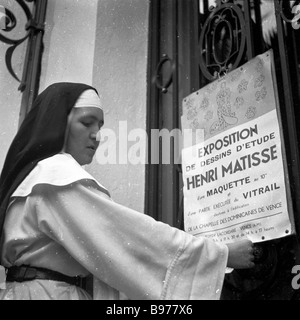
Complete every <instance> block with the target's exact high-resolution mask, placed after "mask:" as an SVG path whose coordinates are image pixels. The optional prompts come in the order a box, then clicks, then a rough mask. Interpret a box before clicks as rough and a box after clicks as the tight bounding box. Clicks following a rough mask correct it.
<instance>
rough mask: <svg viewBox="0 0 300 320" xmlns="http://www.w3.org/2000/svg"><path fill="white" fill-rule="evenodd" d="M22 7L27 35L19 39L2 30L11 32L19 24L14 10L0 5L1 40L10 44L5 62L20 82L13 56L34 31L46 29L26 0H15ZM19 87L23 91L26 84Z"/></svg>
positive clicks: (28, 0)
mask: <svg viewBox="0 0 300 320" xmlns="http://www.w3.org/2000/svg"><path fill="white" fill-rule="evenodd" d="M15 1H16V2H17V3H18V4H19V5H20V7H21V8H22V10H23V12H24V13H25V16H26V19H27V23H26V24H25V26H24V29H25V31H26V33H25V36H23V37H21V38H19V39H11V38H9V37H7V36H5V35H4V34H3V33H2V32H11V31H12V30H13V29H14V28H15V27H16V25H17V19H16V17H15V15H14V14H13V12H12V11H11V10H9V9H8V8H5V7H4V6H2V5H0V22H1V23H0V31H2V32H0V41H2V42H4V43H6V44H8V45H9V47H8V49H7V50H6V53H5V63H6V67H7V69H8V71H9V73H10V74H11V75H12V77H13V78H14V79H16V80H17V81H18V82H21V80H20V79H19V77H18V76H17V74H16V73H15V71H14V70H13V66H12V57H13V53H14V51H15V49H16V48H17V47H18V46H19V45H20V44H21V43H23V42H24V41H25V40H26V39H28V38H29V36H30V35H31V34H32V33H34V32H39V31H42V32H43V31H44V25H39V24H38V23H37V22H36V21H35V20H34V18H33V16H32V13H31V11H30V9H29V7H28V5H27V4H26V3H25V1H24V0H15ZM26 1H27V2H34V1H33V0H26ZM19 89H20V90H21V91H22V90H23V89H24V84H22V82H21V85H20V87H19Z"/></svg>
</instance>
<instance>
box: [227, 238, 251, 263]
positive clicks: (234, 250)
mask: <svg viewBox="0 0 300 320" xmlns="http://www.w3.org/2000/svg"><path fill="white" fill-rule="evenodd" d="M227 247H228V249H229V252H228V261H227V267H229V268H234V269H248V268H253V267H254V266H255V264H254V262H253V260H254V255H253V243H252V242H251V241H250V240H241V241H237V242H234V243H229V244H227Z"/></svg>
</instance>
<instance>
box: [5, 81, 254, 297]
mask: <svg viewBox="0 0 300 320" xmlns="http://www.w3.org/2000/svg"><path fill="white" fill-rule="evenodd" d="M103 125H104V115H103V107H102V104H101V100H100V98H99V95H98V92H97V90H96V89H95V88H93V87H91V86H89V85H86V84H82V83H68V82H61V83H54V84H52V85H50V86H49V87H48V88H46V89H45V90H44V91H43V92H42V93H40V94H39V95H38V97H37V98H36V100H35V101H34V104H33V108H32V109H31V111H30V112H29V113H28V114H27V116H26V118H25V120H24V121H23V123H22V125H21V126H20V128H19V130H18V132H17V134H16V136H15V138H14V140H13V141H12V143H11V146H10V148H9V150H8V153H7V156H6V159H5V163H4V166H3V169H2V173H1V176H0V205H1V207H0V241H1V242H0V259H1V265H2V266H3V267H4V268H5V270H6V283H5V286H6V288H5V289H3V290H0V299H11V300H29V299H32V300H42V299H47V300H48V299H54V300H86V299H95V300H119V299H132V300H143V299H150V300H164V299H167V300H181V299H184V300H189V299H190V300H200V299H205V300H213V299H214V300H216V299H219V298H220V294H221V290H222V285H223V280H224V275H225V270H226V267H232V268H242V269H243V268H251V267H253V266H254V263H253V259H254V257H253V244H252V242H251V241H249V240H243V241H239V242H236V243H233V244H228V245H225V244H217V243H215V242H214V241H212V240H210V239H206V238H196V237H194V236H192V235H190V234H188V233H186V232H184V231H182V230H179V229H176V228H173V227H171V226H169V225H167V224H164V223H162V222H159V221H156V220H155V219H153V218H151V217H149V216H147V215H145V214H142V213H140V212H136V211H134V210H132V209H130V208H127V207H124V206H122V205H120V204H118V203H116V202H114V201H113V200H112V199H111V197H110V194H109V192H108V191H107V189H106V188H105V187H104V186H102V185H101V184H100V183H99V182H98V181H97V180H96V179H95V178H94V177H93V176H91V175H90V174H89V173H88V172H87V171H86V170H85V169H84V167H83V166H84V165H86V164H89V163H91V161H92V159H93V157H94V155H95V152H96V150H97V147H98V145H99V131H100V130H101V127H102V126H103ZM89 278H92V279H93V281H92V283H93V285H92V290H87V287H86V283H87V279H89Z"/></svg>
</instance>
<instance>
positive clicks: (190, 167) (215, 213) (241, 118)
mask: <svg viewBox="0 0 300 320" xmlns="http://www.w3.org/2000/svg"><path fill="white" fill-rule="evenodd" d="M271 67H272V52H271V51H270V52H267V53H266V54H263V55H261V56H258V57H256V58H255V59H253V60H251V61H250V62H248V63H247V64H245V65H244V66H243V67H241V68H239V69H238V70H235V71H234V72H232V73H230V74H228V75H227V76H225V77H224V78H222V79H218V80H216V81H215V82H213V83H212V84H210V85H209V86H207V87H205V88H202V89H201V90H199V91H197V92H195V93H193V94H191V95H190V96H189V97H187V98H186V99H184V102H183V117H182V123H183V128H189V129H191V128H192V129H194V130H204V141H203V142H202V143H200V144H197V145H194V146H192V147H189V148H186V149H183V151H182V171H183V183H184V225H185V230H186V231H187V232H189V233H192V234H193V235H196V236H200V235H201V236H206V237H209V238H211V239H213V240H215V241H216V242H225V243H229V242H234V241H236V240H239V239H243V238H247V239H250V240H252V241H253V242H261V241H267V240H271V239H276V238H281V237H284V236H287V235H290V234H291V233H292V232H293V229H292V225H291V223H290V218H289V210H290V204H289V203H288V200H287V199H288V195H289V189H288V177H287V175H286V174H285V169H284V159H285V158H284V157H285V154H284V148H283V147H284V145H283V143H282V135H281V131H280V130H281V129H280V125H279V123H280V122H279V117H278V110H277V107H276V106H277V101H276V96H275V90H274V82H273V81H274V80H273V78H272V69H271Z"/></svg>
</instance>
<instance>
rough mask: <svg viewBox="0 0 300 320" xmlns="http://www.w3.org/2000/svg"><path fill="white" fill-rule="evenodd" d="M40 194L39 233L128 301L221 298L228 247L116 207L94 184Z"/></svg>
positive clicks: (54, 188) (77, 184) (43, 190)
mask: <svg viewBox="0 0 300 320" xmlns="http://www.w3.org/2000/svg"><path fill="white" fill-rule="evenodd" d="M36 192H37V193H40V194H39V201H38V204H37V207H36V209H37V216H38V217H40V220H39V222H38V223H39V228H40V230H42V231H43V232H45V233H47V232H48V233H49V235H50V236H51V237H52V238H54V240H55V241H57V242H59V243H60V244H61V245H62V246H63V247H64V248H65V249H66V250H67V251H68V252H69V253H70V255H72V256H73V257H74V258H75V259H76V260H77V261H78V262H79V263H80V264H82V265H83V266H84V267H85V268H86V269H87V270H88V271H89V272H91V273H92V274H93V275H94V276H95V277H96V278H98V279H100V280H101V281H103V282H104V283H106V284H107V285H109V286H111V287H112V288H115V289H116V290H118V291H120V292H123V293H124V294H125V295H126V296H127V297H128V298H129V299H152V300H156V299H170V300H171V299H172V300H173V299H207V300H208V299H219V297H220V293H221V289H222V285H223V280H224V274H225V268H226V264H227V257H228V249H227V246H225V245H220V244H216V243H214V242H213V241H212V240H208V239H205V238H195V237H193V236H191V235H190V234H187V233H186V232H184V231H181V230H178V229H176V228H172V227H170V226H169V225H167V224H164V223H161V222H158V221H156V220H154V219H153V218H151V217H149V216H147V215H145V214H142V213H139V212H136V211H134V210H132V209H129V208H127V207H124V206H122V205H120V204H117V203H115V202H114V201H112V200H111V199H110V198H109V197H107V196H106V195H105V194H104V193H102V192H101V191H99V190H97V189H96V187H95V186H94V182H93V181H88V180H87V181H80V182H75V183H73V184H71V185H69V186H64V187H62V186H60V187H58V186H52V185H48V186H47V187H46V188H45V186H44V187H43V188H41V190H40V191H39V190H37V191H36ZM39 211H40V212H41V213H42V214H40V215H39V214H38V213H39Z"/></svg>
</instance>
